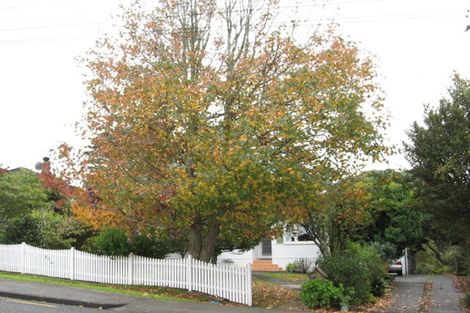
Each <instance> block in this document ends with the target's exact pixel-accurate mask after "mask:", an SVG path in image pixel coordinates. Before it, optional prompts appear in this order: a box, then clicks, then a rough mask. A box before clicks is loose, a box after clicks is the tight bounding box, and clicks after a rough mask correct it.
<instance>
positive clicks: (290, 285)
mask: <svg viewBox="0 0 470 313" xmlns="http://www.w3.org/2000/svg"><path fill="white" fill-rule="evenodd" d="M252 275H253V277H257V278H259V279H262V280H265V281H269V282H271V283H273V284H276V285H280V286H282V287H286V288H290V289H297V290H300V288H301V287H302V285H301V284H296V283H293V282H288V281H285V280H281V279H276V278H272V277H269V276H267V275H266V273H265V272H253V274H252Z"/></svg>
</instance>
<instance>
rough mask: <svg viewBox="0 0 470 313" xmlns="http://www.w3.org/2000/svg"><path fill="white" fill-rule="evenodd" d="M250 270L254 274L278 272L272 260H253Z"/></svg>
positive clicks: (279, 269)
mask: <svg viewBox="0 0 470 313" xmlns="http://www.w3.org/2000/svg"><path fill="white" fill-rule="evenodd" d="M251 269H252V270H253V271H255V272H280V271H282V268H280V267H279V266H278V265H277V264H273V262H272V260H254V261H253V265H252V267H251Z"/></svg>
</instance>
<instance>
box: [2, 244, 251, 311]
mask: <svg viewBox="0 0 470 313" xmlns="http://www.w3.org/2000/svg"><path fill="white" fill-rule="evenodd" d="M0 270H2V271H7V272H20V273H23V274H36V275H43V276H50V277H59V278H66V279H71V280H83V281H91V282H100V283H112V284H127V285H145V286H162V287H172V288H180V289H188V290H195V291H199V292H203V293H207V294H210V295H214V296H218V297H221V298H224V299H227V300H230V301H233V302H238V303H243V304H247V305H250V306H251V305H252V297H251V291H252V290H251V268H250V266H249V265H248V266H246V267H243V268H242V267H234V266H222V265H214V264H209V263H205V262H201V261H198V260H194V259H192V258H191V257H188V258H186V259H181V258H179V259H152V258H145V257H141V256H135V255H132V254H131V255H129V256H113V257H110V256H98V255H94V254H91V253H86V252H81V251H77V250H75V249H73V248H72V249H70V250H47V249H40V248H35V247H32V246H28V245H26V244H20V245H0Z"/></svg>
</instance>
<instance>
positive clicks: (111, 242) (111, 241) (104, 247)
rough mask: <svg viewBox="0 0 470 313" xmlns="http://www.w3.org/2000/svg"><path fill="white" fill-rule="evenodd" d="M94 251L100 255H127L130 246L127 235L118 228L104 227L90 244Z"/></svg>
mask: <svg viewBox="0 0 470 313" xmlns="http://www.w3.org/2000/svg"><path fill="white" fill-rule="evenodd" d="M91 246H92V249H94V250H95V251H93V252H95V253H97V254H102V255H128V254H129V253H130V252H131V247H130V245H129V242H128V240H127V235H126V233H125V232H124V231H123V230H120V229H106V230H103V231H101V232H100V233H99V234H98V235H97V236H96V237H95V239H94V244H93V245H91Z"/></svg>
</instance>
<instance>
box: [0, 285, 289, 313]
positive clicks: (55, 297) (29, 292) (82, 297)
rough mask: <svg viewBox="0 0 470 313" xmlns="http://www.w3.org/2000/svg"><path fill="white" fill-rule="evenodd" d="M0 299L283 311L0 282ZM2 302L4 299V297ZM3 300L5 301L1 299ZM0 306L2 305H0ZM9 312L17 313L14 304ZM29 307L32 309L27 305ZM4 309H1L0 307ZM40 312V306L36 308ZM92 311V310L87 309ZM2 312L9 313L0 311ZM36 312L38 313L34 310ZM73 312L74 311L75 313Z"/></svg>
mask: <svg viewBox="0 0 470 313" xmlns="http://www.w3.org/2000/svg"><path fill="white" fill-rule="evenodd" d="M0 297H7V298H9V299H22V300H26V301H30V300H34V301H41V300H42V301H45V302H49V303H56V304H78V305H83V306H87V307H91V308H99V307H102V308H106V307H107V308H109V310H107V311H109V312H122V313H219V312H221V313H245V312H246V313H268V312H269V313H281V312H283V311H278V310H267V309H261V308H250V307H244V306H225V305H218V304H209V303H192V302H183V301H159V300H153V299H147V298H139V297H131V296H126V295H120V294H113V293H107V292H100V291H94V290H90V289H82V288H75V287H65V286H58V285H49V284H41V283H31V282H23V281H14V280H7V279H0ZM4 299H5V298H4ZM4 301H6V300H4ZM0 305H1V303H0ZM8 305H9V306H11V307H12V309H11V312H16V311H15V308H13V306H14V304H11V302H9V303H8ZM27 307H31V306H27ZM1 308H2V309H3V306H2V307H1ZM35 309H36V310H39V307H37V308H35ZM87 310H90V311H84V312H95V309H87ZM0 312H1V313H7V312H8V313H9V311H4V310H0ZM31 312H33V311H31ZM37 312H39V311H37ZM74 312H75V311H74Z"/></svg>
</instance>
